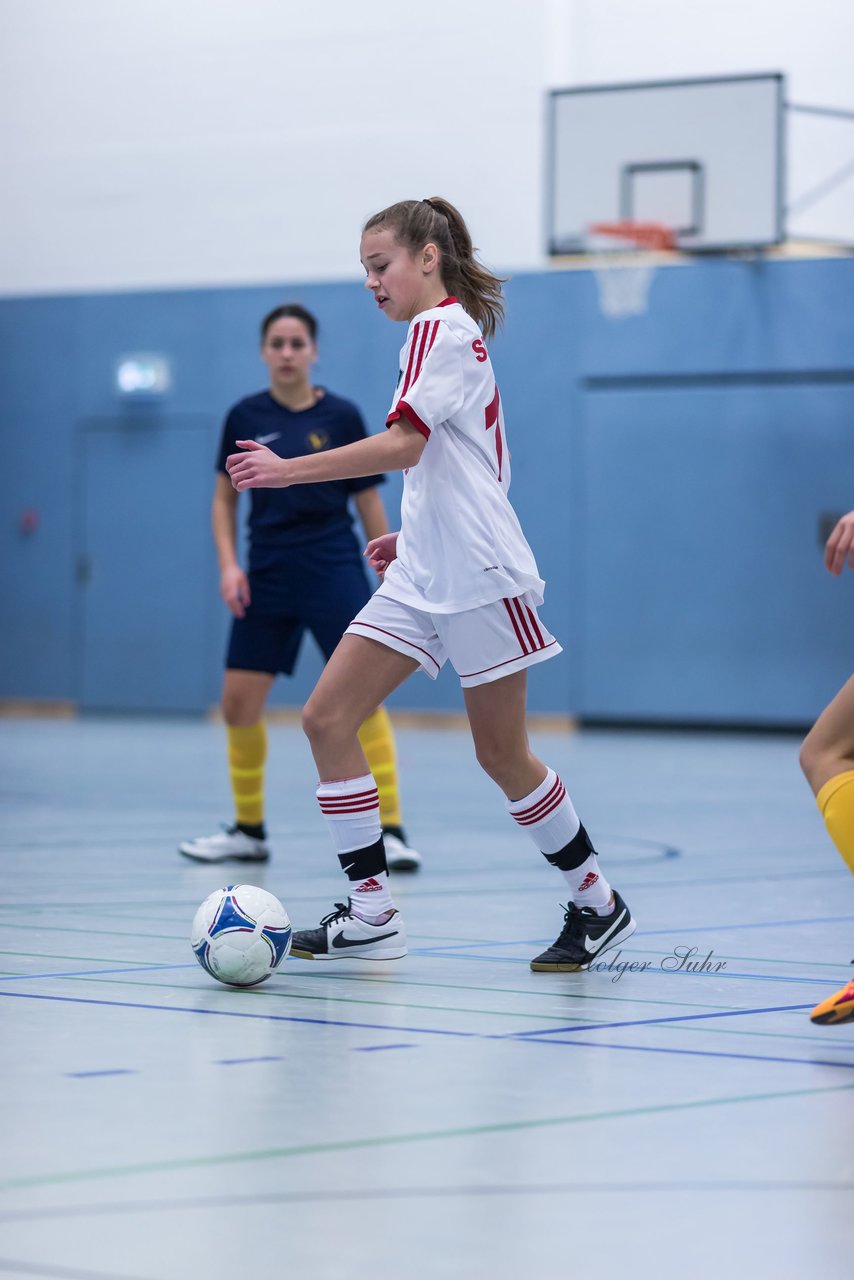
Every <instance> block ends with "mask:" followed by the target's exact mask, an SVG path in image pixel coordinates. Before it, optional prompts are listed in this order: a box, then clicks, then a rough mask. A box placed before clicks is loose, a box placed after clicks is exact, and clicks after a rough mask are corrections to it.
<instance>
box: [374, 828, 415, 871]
mask: <svg viewBox="0 0 854 1280" xmlns="http://www.w3.org/2000/svg"><path fill="white" fill-rule="evenodd" d="M383 844H384V845H385V860H386V863H387V865H388V869H389V871H417V870H418V868H419V867H420V866H421V854H420V853H419V852H418V850H417V849H410V847H409V845H408V844H406V842H405V841H403V840H401V838H400V836H395V835H392V834H391V832H390V831H384V832H383Z"/></svg>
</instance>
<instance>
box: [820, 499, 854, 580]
mask: <svg viewBox="0 0 854 1280" xmlns="http://www.w3.org/2000/svg"><path fill="white" fill-rule="evenodd" d="M846 561H847V562H848V566H849V568H851V569H854V511H849V512H848V515H847V516H843V517H842V519H841V520H839V521H838V522H837V525H836V528H835V529H834V530H833V533H832V534H831V535H830V537H829V538H828V540H827V542H826V543H825V547H824V563H825V567H826V568H827V569H829V570H830V572H831V573H834V574H836V575H837V576H838V575H839V574H840V573H841V572H842V570H843V569H844V568H845V563H846Z"/></svg>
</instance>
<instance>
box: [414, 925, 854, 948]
mask: <svg viewBox="0 0 854 1280" xmlns="http://www.w3.org/2000/svg"><path fill="white" fill-rule="evenodd" d="M851 921H854V916H814V917H812V918H811V919H807V920H765V921H763V922H762V923H756V924H703V925H691V926H688V927H687V928H683V926H682V925H680V926H679V927H678V928H671V929H638V930H637V932H636V933H635V935H634V936H635V940H637V939H639V938H657V937H661V936H663V935H668V934H669V935H671V936H673V935H676V934H681V933H724V932H727V931H731V930H734V929H783V928H788V927H789V926H790V925H803V924H842V923H845V924H847V923H850V922H851ZM553 941H554V939H553V938H519V939H515V938H514V939H511V940H501V939H498V938H496V939H495V941H494V942H463V943H454V942H448V943H443V944H441V945H439V946H435V947H410V954H411V955H422V954H427V953H429V952H439V951H450V950H455V951H474V950H476V949H477V948H478V947H506V946H510V947H541V946H546V945H550V944H551V943H552V942H553Z"/></svg>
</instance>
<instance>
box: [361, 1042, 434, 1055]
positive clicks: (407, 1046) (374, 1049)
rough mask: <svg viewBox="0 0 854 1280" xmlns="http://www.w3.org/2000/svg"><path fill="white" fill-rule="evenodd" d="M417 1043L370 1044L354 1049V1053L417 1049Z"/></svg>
mask: <svg viewBox="0 0 854 1280" xmlns="http://www.w3.org/2000/svg"><path fill="white" fill-rule="evenodd" d="M417 1048H418V1046H417V1045H415V1044H368V1045H362V1046H360V1047H359V1048H357V1049H354V1051H353V1052H354V1053H381V1052H382V1050H383V1049H417Z"/></svg>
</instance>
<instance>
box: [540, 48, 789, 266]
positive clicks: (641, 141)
mask: <svg viewBox="0 0 854 1280" xmlns="http://www.w3.org/2000/svg"><path fill="white" fill-rule="evenodd" d="M549 123H550V128H549V144H548V145H549V158H548V172H549V175H550V190H549V193H548V204H549V209H548V218H549V227H548V239H549V253H550V254H553V255H556V254H565V253H582V252H585V250H586V248H587V244H588V235H589V228H590V227H591V226H592V225H594V224H596V223H601V222H616V221H622V220H625V219H629V220H631V221H634V222H657V223H662V224H664V225H666V226H668V227H671V228H672V229H673V230H674V231H675V233H676V239H677V245H678V247H679V248H680V249H686V250H690V251H693V252H697V251H702V250H723V249H741V248H758V247H763V246H770V245H774V244H778V243H780V241H781V240H782V239H783V236H784V225H783V222H784V218H783V190H784V174H783V157H784V137H783V133H784V79H783V76H782V75H781V74H779V73H776V72H774V73H767V74H762V75H745V76H727V77H723V76H722V77H714V78H709V79H700V80H670V81H660V82H652V83H643V84H619V85H597V86H592V87H586V88H577V89H558V90H554V91H553V92H552V93H551V94H550V101H549Z"/></svg>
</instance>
